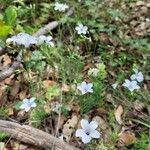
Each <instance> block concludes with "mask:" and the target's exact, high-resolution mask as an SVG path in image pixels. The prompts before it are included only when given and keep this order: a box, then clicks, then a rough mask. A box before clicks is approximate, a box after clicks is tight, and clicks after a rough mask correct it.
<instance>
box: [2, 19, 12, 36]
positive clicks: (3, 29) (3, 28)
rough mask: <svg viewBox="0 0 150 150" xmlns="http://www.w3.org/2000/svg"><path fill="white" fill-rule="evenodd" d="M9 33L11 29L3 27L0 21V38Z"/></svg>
mask: <svg viewBox="0 0 150 150" xmlns="http://www.w3.org/2000/svg"><path fill="white" fill-rule="evenodd" d="M10 31H11V27H10V26H7V25H5V24H4V23H3V22H2V20H0V38H4V37H6V36H7V35H8V34H9V33H10Z"/></svg>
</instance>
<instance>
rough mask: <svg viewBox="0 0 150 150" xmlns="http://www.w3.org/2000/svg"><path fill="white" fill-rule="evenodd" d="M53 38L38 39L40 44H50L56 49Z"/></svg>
mask: <svg viewBox="0 0 150 150" xmlns="http://www.w3.org/2000/svg"><path fill="white" fill-rule="evenodd" d="M52 39H53V38H52V37H51V36H45V35H41V36H39V37H38V44H39V45H41V44H43V43H46V44H48V45H49V46H51V47H54V42H52Z"/></svg>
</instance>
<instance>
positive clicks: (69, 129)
mask: <svg viewBox="0 0 150 150" xmlns="http://www.w3.org/2000/svg"><path fill="white" fill-rule="evenodd" d="M77 123H78V117H77V116H73V117H72V118H71V119H69V120H68V121H67V122H66V123H65V124H64V126H63V132H62V134H63V135H64V138H65V139H66V141H67V142H69V141H70V138H71V135H72V133H73V132H74V130H75V127H76V125H77Z"/></svg>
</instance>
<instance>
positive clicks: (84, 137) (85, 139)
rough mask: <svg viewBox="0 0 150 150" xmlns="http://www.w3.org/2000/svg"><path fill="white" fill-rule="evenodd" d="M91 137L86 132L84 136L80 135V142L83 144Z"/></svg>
mask: <svg viewBox="0 0 150 150" xmlns="http://www.w3.org/2000/svg"><path fill="white" fill-rule="evenodd" d="M91 139H92V138H91V137H90V136H89V135H87V134H85V135H84V136H82V142H83V143H84V144H86V143H89V142H90V141H91Z"/></svg>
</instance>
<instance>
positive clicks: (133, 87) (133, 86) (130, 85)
mask: <svg viewBox="0 0 150 150" xmlns="http://www.w3.org/2000/svg"><path fill="white" fill-rule="evenodd" d="M123 86H124V87H127V88H128V89H129V90H130V91H131V92H133V91H134V90H136V89H140V86H138V84H137V82H136V81H130V80H128V79H126V80H125V82H124V83H123Z"/></svg>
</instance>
